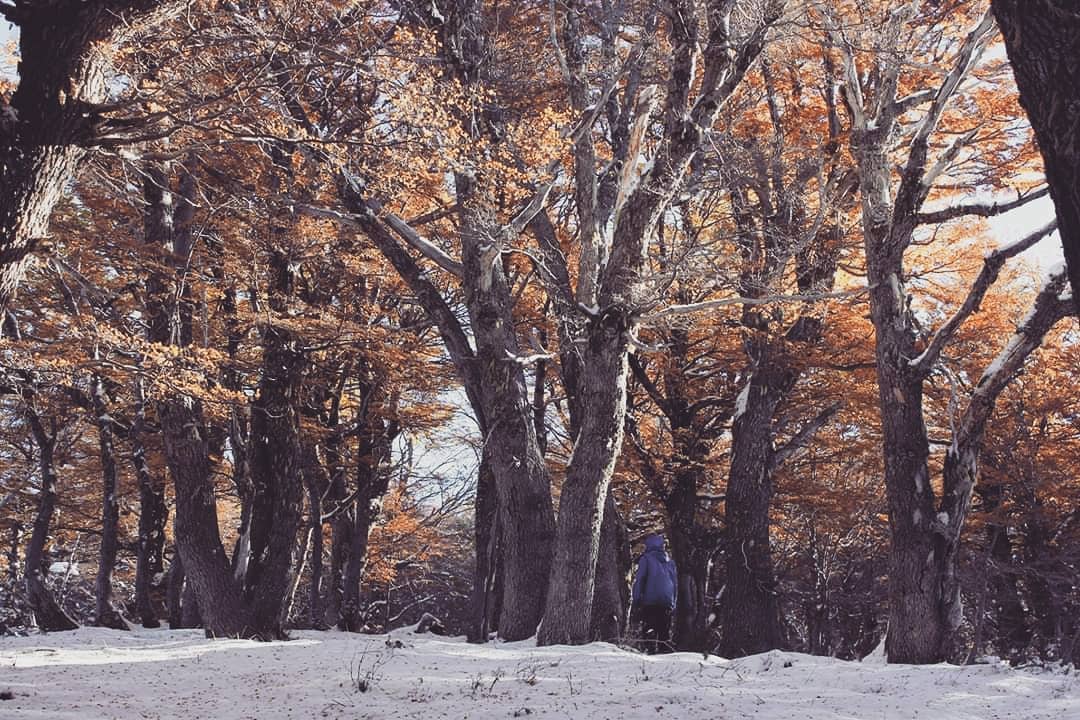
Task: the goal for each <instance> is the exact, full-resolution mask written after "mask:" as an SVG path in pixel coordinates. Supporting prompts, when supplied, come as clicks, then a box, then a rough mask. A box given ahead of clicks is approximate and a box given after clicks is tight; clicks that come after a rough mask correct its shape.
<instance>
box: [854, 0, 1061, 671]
mask: <svg viewBox="0 0 1080 720" xmlns="http://www.w3.org/2000/svg"><path fill="white" fill-rule="evenodd" d="M914 11H915V6H914V5H911V6H904V7H903V8H901V9H900V10H897V11H896V12H893V13H891V14H890V16H889V20H888V22H887V23H886V25H885V27H884V28H883V30H882V33H883V34H882V38H883V42H884V45H885V46H886V47H891V48H892V49H893V50H892V51H891V52H890V53H888V54H887V55H885V56H883V57H884V58H885V60H884V61H883V63H882V66H881V67H880V68H879V71H878V72H879V74H880V79H879V81H878V86H877V88H876V89H875V91H874V95H875V99H874V104H873V106H872V107H871V106H869V105H867V104H865V103H864V101H863V95H862V91H861V89H860V83H861V82H862V81H861V80H860V77H859V74H858V70H857V67H856V64H855V62H854V59H853V56H852V50H851V47H850V45H848V44H847V40H846V39H844V37H843V36H842V34H839V33H835V32H834V34H833V39H834V41H836V44H837V47H838V48H839V49H840V50H841V53H842V55H843V57H844V72H845V75H846V83H845V85H844V93H845V97H846V100H847V107H848V111H849V113H850V114H851V116H852V125H853V127H852V131H851V134H850V142H851V150H852V154H853V156H854V157H855V160H856V162H857V165H858V171H859V183H860V195H861V198H862V205H863V207H862V225H863V242H864V246H865V251H866V263H867V282H868V285H869V295H870V317H871V322H872V323H873V325H874V331H875V338H876V348H875V362H876V366H877V376H878V401H879V407H880V410H881V420H882V444H883V455H884V466H885V485H886V491H887V497H888V504H889V527H890V531H891V537H892V542H891V546H890V561H889V604H890V607H889V633H888V637H887V638H886V645H885V649H886V654H887V656H888V659H889V661H890V662H903V663H933V662H939V661H941V660H943V659H945V658H946V657H947V655H948V653H949V651H950V644H951V640H952V634H953V631H954V630H955V629H956V627H957V625H958V623H959V621H960V619H961V616H962V611H961V608H960V604H959V600H960V598H959V594H958V593H957V592H956V591H955V590H956V586H955V560H956V546H957V544H958V542H959V534H960V530H961V527H962V524H963V522H964V519H965V518H966V514H967V506H968V504H969V500H970V492H971V483H973V482H974V475H973V474H970V473H971V467H972V466H971V465H970V463H969V462H968V460H969V459H971V458H972V457H974V458H976V459H977V453H975V454H974V455H971V454H970V452H971V449H973V448H974V447H976V446H977V445H978V443H979V442H981V439H976V440H974V444H973V445H971V446H970V447H969V449H968V450H965V453H968V456H967V458H964V457H960V456H956V455H955V453H953V452H951V453H950V456H951V459H948V458H947V461H946V462H947V464H948V465H950V470H949V472H950V475H952V477H951V478H950V479H949V480H947V481H946V483H945V488H944V491H943V494H942V495H941V497H940V499H939V498H938V497H937V495H936V492H935V489H934V487H933V485H932V484H931V480H930V472H929V463H928V459H929V443H928V439H927V431H926V425H925V422H924V417H923V387H924V384H925V382H926V380H927V379H928V377H929V376H930V374H931V373H932V372H933V371H934V369H935V368H936V367H937V364H938V360H939V358H940V355H941V351H942V349H943V348H944V347H945V345H946V344H947V343H948V342H949V341H950V340H951V339H952V337H953V335H954V334H955V332H956V330H957V328H958V327H959V326H960V325H961V324H962V323H963V321H964V320H965V319H966V318H967V317H969V316H970V315H971V314H972V313H973V312H975V311H976V310H978V308H979V304H980V302H981V300H982V298H983V297H984V296H985V293H986V291H987V289H988V288H989V287H990V285H991V284H992V283H993V282H994V280H995V279H996V278H997V275H998V272H999V270H1000V268H1001V266H1002V264H1003V263H1004V262H1005V260H1006V259H1008V258H1009V257H1012V256H1014V255H1016V254H1018V253H1019V252H1020V251H1021V250H1023V249H1026V248H1028V247H1031V246H1032V245H1034V243H1035V242H1036V241H1037V240H1038V239H1039V238H1041V237H1042V236H1044V235H1046V234H1047V233H1048V232H1049V231H1050V230H1051V229H1052V228H1044V229H1042V230H1039V231H1036V232H1035V233H1033V234H1032V235H1030V236H1029V237H1028V238H1025V239H1024V240H1021V241H1019V242H1017V243H1014V244H1013V245H1011V246H1008V247H1006V248H1002V249H1000V250H998V251H995V252H994V253H992V254H991V255H990V256H988V257H987V259H986V261H985V262H984V269H983V271H982V272H981V273H980V275H979V277H978V278H977V279H976V281H975V283H974V284H973V286H972V288H971V290H970V291H969V294H968V297H967V298H966V299H965V301H964V303H963V304H962V305H961V307H960V308H959V309H958V310H957V312H956V313H955V315H953V316H952V317H951V318H950V319H949V320H948V321H946V322H945V323H943V324H942V326H941V327H940V328H939V329H938V330H937V331H936V332H935V333H934V335H933V337H932V338H931V339H930V341H929V343H928V345H927V347H926V349H925V350H923V351H922V352H919V349H918V348H917V347H916V339H917V335H918V332H917V331H918V328H917V323H916V319H915V318H914V316H913V315H912V312H911V310H910V308H909V304H908V295H907V291H908V288H907V285H906V280H905V273H904V253H905V251H906V250H907V248H908V247H909V246H910V245H911V243H912V241H913V239H914V237H915V231H916V228H917V227H918V226H919V225H920V224H922V223H924V222H936V221H940V220H942V219H951V218H955V217H963V216H965V215H982V216H986V215H990V214H996V213H997V212H998V209H997V207H996V206H991V205H986V204H978V203H976V204H971V205H958V206H956V207H955V208H950V209H949V210H948V211H946V212H945V213H926V214H923V213H922V212H921V211H922V207H923V204H924V202H925V201H926V198H927V196H928V194H929V192H930V189H931V188H932V187H933V186H934V183H935V181H936V180H938V179H939V178H940V177H941V175H942V174H943V173H944V172H945V170H946V169H947V168H948V167H949V165H950V163H951V162H952V161H953V160H955V159H956V157H957V156H958V154H959V153H960V151H961V149H963V148H964V146H965V143H970V142H971V141H972V139H973V138H974V134H969V135H966V136H961V137H960V138H959V139H956V140H954V141H953V142H952V143H951V144H950V145H949V146H948V147H947V149H946V150H944V151H943V152H942V153H941V154H940V156H939V157H937V158H936V159H934V161H933V162H931V158H930V148H931V143H930V140H931V137H932V136H933V135H934V134H935V132H936V131H937V130H938V126H939V124H940V123H941V120H942V117H943V115H944V113H945V110H946V108H947V106H948V104H949V103H950V101H951V100H952V99H953V97H954V96H955V95H956V93H957V92H958V90H959V88H960V87H961V84H962V83H963V81H964V80H965V79H966V78H967V77H968V76H969V74H970V73H971V71H972V69H973V68H974V67H975V65H976V64H977V63H978V61H979V58H980V56H981V54H982V51H983V49H984V48H985V47H986V45H987V43H988V42H989V40H990V39H991V36H992V31H993V19H992V17H991V15H990V13H989V11H987V14H986V15H984V16H983V17H982V19H981V20H980V21H979V22H978V23H977V24H976V25H975V26H974V27H973V28H972V29H971V31H970V32H969V33H968V34H967V35H966V37H965V38H964V39H963V41H962V42H961V43H960V44H959V47H958V49H957V51H956V54H955V59H954V60H953V64H952V66H951V68H950V69H949V70H948V72H947V73H946V74H945V76H944V78H943V79H942V80H941V81H940V85H939V86H938V87H937V88H934V89H933V92H932V94H928V95H926V100H925V102H926V104H928V107H927V109H926V110H925V112H924V114H923V116H922V118H921V120H919V122H918V123H916V124H915V126H914V133H913V136H912V138H911V141H910V145H909V149H908V153H907V157H906V158H905V159H904V162H903V166H902V167H901V169H900V171H899V181H898V183H897V185H896V188H895V197H894V190H893V181H892V178H893V168H894V165H895V158H894V157H893V156H892V155H891V154H890V153H891V151H892V148H893V147H894V145H893V143H894V141H895V134H896V133H897V130H898V128H899V118H900V116H901V114H902V113H903V112H904V111H905V110H904V105H903V103H902V102H901V101H900V100H898V99H897V87H898V86H899V81H900V72H901V69H902V63H901V62H900V61H899V59H898V58H899V57H901V55H902V52H900V50H899V39H900V37H901V34H902V32H903V28H904V27H905V23H906V21H907V20H908V19H909V18H910V13H913V12H914ZM1016 204H1017V203H1012V204H1010V206H1015V205H1016ZM1040 337H1041V335H1040ZM1024 357H1026V354H1025V355H1024ZM1020 362H1021V364H1022V362H1023V360H1022V359H1021V360H1020ZM1002 386H1003V385H1002ZM999 390H1000V388H999ZM980 392H982V391H980V390H979V389H976V393H975V396H973V399H972V402H985V401H986V399H985V398H983V399H980ZM990 403H991V404H992V399H991V400H990ZM954 440H956V441H957V442H960V441H964V438H963V436H962V435H960V434H959V432H958V434H957V435H956V436H955V437H954ZM967 442H971V441H967ZM958 449H959V446H958Z"/></svg>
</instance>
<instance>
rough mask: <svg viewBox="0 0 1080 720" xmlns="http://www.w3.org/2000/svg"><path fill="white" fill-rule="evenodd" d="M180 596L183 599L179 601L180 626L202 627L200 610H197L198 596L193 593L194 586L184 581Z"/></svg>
mask: <svg viewBox="0 0 1080 720" xmlns="http://www.w3.org/2000/svg"><path fill="white" fill-rule="evenodd" d="M182 596H183V599H182V600H181V602H180V627H182V628H197V627H202V626H203V619H202V611H200V610H199V596H198V595H197V594H196V593H195V586H194V585H192V584H191V583H190V582H185V583H184V589H183V592H182Z"/></svg>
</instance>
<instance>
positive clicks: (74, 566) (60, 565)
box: [49, 562, 79, 577]
mask: <svg viewBox="0 0 1080 720" xmlns="http://www.w3.org/2000/svg"><path fill="white" fill-rule="evenodd" d="M49 574H50V575H72V576H74V577H78V575H79V563H66V562H54V563H53V564H52V565H50V566H49Z"/></svg>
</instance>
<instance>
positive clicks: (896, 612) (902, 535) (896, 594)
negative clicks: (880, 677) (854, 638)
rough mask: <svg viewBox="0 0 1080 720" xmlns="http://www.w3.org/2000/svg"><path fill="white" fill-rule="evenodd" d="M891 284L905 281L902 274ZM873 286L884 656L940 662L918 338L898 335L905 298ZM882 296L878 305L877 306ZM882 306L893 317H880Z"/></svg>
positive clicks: (942, 629) (941, 632) (886, 286)
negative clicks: (881, 463) (885, 544)
mask: <svg viewBox="0 0 1080 720" xmlns="http://www.w3.org/2000/svg"><path fill="white" fill-rule="evenodd" d="M890 277H892V278H893V280H892V283H893V284H895V283H897V282H898V281H897V280H896V276H895V275H892V276H890ZM870 282H871V283H875V282H878V284H877V285H876V286H875V287H874V289H872V290H871V293H870V294H871V313H872V315H873V317H874V324H875V327H877V328H878V333H877V338H878V339H877V368H878V402H879V408H880V410H881V421H882V435H883V438H882V439H883V444H884V454H885V458H884V460H885V487H886V491H887V496H888V503H889V528H890V531H891V535H892V542H891V545H890V549H889V633H888V636H887V637H886V639H885V652H886V654H887V656H888V658H889V661H890V662H899V663H915V664H921V663H934V662H939V661H940V660H941V659H942V656H941V648H942V647H943V644H944V642H945V640H946V637H947V635H948V633H949V630H948V628H947V627H946V624H945V622H944V621H945V618H943V617H942V616H941V614H940V613H939V608H940V607H941V605H942V596H941V586H940V584H939V583H937V582H936V581H935V578H934V573H933V572H927V568H933V567H935V565H936V563H937V562H938V561H939V557H938V551H939V548H938V547H937V542H936V541H935V539H934V536H933V534H932V531H931V523H932V522H933V521H934V515H935V512H934V494H933V489H932V488H931V486H930V473H929V469H928V467H927V458H928V457H929V452H930V450H929V444H928V441H927V437H926V425H925V424H924V421H923V379H922V378H921V377H918V376H915V375H914V374H913V373H911V372H910V371H909V370H908V369H907V358H909V357H914V356H915V355H916V353H915V352H914V335H913V333H911V330H910V328H909V327H907V326H906V325H902V326H901V328H900V329H899V330H897V329H896V327H895V325H894V324H893V318H894V317H905V311H904V310H903V307H904V305H903V304H902V303H903V298H902V296H899V293H896V296H895V297H894V291H893V290H892V289H890V282H889V280H888V279H886V278H885V277H881V278H880V279H879V280H875V276H873V275H872V276H871V279H870ZM875 298H877V300H876V301H875ZM882 306H887V307H893V308H896V311H895V313H893V312H881V311H880V310H879V311H877V312H875V311H874V308H875V307H877V308H881V307H882Z"/></svg>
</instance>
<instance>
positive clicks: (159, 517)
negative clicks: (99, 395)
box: [131, 380, 169, 628]
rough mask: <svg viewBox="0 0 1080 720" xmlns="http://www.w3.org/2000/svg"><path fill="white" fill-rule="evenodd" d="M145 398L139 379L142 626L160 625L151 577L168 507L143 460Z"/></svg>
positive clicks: (134, 429) (135, 429) (135, 458)
mask: <svg viewBox="0 0 1080 720" xmlns="http://www.w3.org/2000/svg"><path fill="white" fill-rule="evenodd" d="M145 437H146V398H145V396H144V393H143V384H142V380H139V381H138V383H137V386H136V405H135V419H134V421H133V423H132V426H131V446H132V450H131V461H132V464H133V465H134V466H135V478H136V480H137V481H138V484H139V545H138V555H137V560H136V563H135V607H136V610H137V611H138V613H139V619H140V621H141V622H142V624H143V627H147V628H156V627H160V626H161V623H160V622H159V621H158V618H157V612H156V611H155V610H154V603H153V601H152V600H151V597H150V591H151V588H152V586H153V583H154V578H155V577H157V576H159V575H160V574H161V572H162V571H163V570H164V563H163V560H162V556H163V554H164V552H165V521H166V520H167V518H168V514H169V510H168V507H166V505H165V488H164V486H163V483H162V482H161V480H160V479H155V478H154V475H153V473H152V472H151V470H150V465H149V464H148V463H147V461H146V446H145V444H144V439H145Z"/></svg>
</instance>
